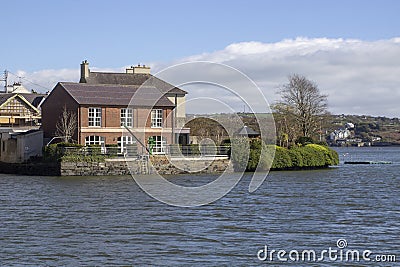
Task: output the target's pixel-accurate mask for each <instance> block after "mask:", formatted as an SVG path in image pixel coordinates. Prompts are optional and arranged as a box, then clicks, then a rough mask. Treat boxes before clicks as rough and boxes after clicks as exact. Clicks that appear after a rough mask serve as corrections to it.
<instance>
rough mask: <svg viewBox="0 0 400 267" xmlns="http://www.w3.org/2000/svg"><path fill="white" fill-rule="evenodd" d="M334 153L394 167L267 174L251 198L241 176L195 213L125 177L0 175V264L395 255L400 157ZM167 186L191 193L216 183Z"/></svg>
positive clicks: (388, 152)
mask: <svg viewBox="0 0 400 267" xmlns="http://www.w3.org/2000/svg"><path fill="white" fill-rule="evenodd" d="M378 149H379V150H378ZM337 150H338V152H339V154H340V156H341V160H342V162H343V160H345V159H344V157H352V158H351V159H352V160H358V159H363V160H385V161H392V162H393V164H391V165H368V166H365V165H364V166H360V165H359V166H354V165H353V166H350V165H343V164H341V165H340V166H338V167H334V168H331V169H328V170H321V171H299V172H272V173H270V174H269V176H268V178H267V179H266V181H265V182H264V184H263V185H262V186H261V187H260V188H259V189H258V190H257V191H255V192H254V193H249V192H248V184H249V182H250V176H248V177H247V178H246V177H245V178H243V179H242V180H241V181H240V182H239V184H238V185H237V186H236V187H235V188H234V189H233V191H231V192H230V193H229V194H228V195H227V196H225V197H224V198H222V199H220V200H219V201H217V202H215V203H213V204H210V205H206V206H202V207H196V208H179V207H172V206H168V205H165V204H162V203H160V202H158V201H156V200H154V199H152V198H151V197H149V196H147V195H146V194H145V193H144V192H143V191H141V189H140V188H139V187H138V186H137V185H136V184H135V182H134V181H133V180H132V178H131V177H84V178H82V177H72V178H71V177H68V178H57V177H27V176H10V175H5V174H1V175H0V190H1V191H0V204H1V210H0V221H1V227H0V255H1V258H0V263H1V265H3V266H9V265H13V264H15V265H24V264H25V265H30V266H32V265H33V266H35V265H37V266H46V265H57V266H60V265H63V266H64V265H69V266H81V265H89V266H93V265H100V266H104V265H143V264H146V265H149V264H151V265H177V264H183V265H200V266H203V265H257V264H260V263H261V262H259V261H258V259H257V251H258V250H260V249H262V248H263V247H264V245H268V246H269V247H270V248H271V249H277V250H278V249H285V250H287V251H289V250H291V249H298V250H303V249H315V250H322V249H327V248H328V247H336V240H337V239H339V238H344V239H346V240H347V242H348V248H350V249H369V250H372V251H373V252H375V253H388V252H392V254H395V253H396V252H398V248H399V247H400V244H399V240H398V230H399V228H400V208H399V207H400V200H399V197H398V196H399V195H400V180H399V176H398V173H400V149H399V148H383V149H382V148H338V149H337ZM169 179H170V181H172V182H174V181H175V182H176V183H177V184H182V185H186V186H190V185H199V184H203V183H204V182H205V181H212V180H213V179H215V177H214V176H205V175H199V176H175V177H169ZM323 264H325V266H342V265H343V263H340V262H325V263H321V264H318V265H319V266H323ZM294 265H296V264H294ZM297 265H298V264H297Z"/></svg>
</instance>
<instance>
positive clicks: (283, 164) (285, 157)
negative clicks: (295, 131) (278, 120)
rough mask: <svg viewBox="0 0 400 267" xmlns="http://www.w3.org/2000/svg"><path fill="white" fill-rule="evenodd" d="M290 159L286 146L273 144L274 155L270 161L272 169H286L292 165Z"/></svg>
mask: <svg viewBox="0 0 400 267" xmlns="http://www.w3.org/2000/svg"><path fill="white" fill-rule="evenodd" d="M292 166H293V164H292V159H291V157H290V155H289V151H288V149H287V148H283V147H280V146H275V157H274V161H273V163H272V166H271V168H272V169H286V168H290V167H292Z"/></svg>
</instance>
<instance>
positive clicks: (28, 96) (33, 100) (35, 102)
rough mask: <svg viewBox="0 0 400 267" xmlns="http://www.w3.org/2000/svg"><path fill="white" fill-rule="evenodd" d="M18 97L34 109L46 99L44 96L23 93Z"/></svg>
mask: <svg viewBox="0 0 400 267" xmlns="http://www.w3.org/2000/svg"><path fill="white" fill-rule="evenodd" d="M19 95H22V96H23V97H24V98H25V99H26V100H28V101H29V103H31V104H32V105H33V106H34V107H36V108H37V107H38V106H39V104H40V103H41V102H42V100H43V98H46V96H47V95H46V94H31V93H29V94H25V93H20V94H19Z"/></svg>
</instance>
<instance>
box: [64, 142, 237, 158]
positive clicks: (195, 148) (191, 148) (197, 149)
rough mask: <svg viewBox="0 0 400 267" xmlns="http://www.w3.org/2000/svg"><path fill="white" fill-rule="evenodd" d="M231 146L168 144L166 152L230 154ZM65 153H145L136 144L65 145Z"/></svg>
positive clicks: (177, 153) (114, 155)
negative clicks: (122, 147) (122, 146)
mask: <svg viewBox="0 0 400 267" xmlns="http://www.w3.org/2000/svg"><path fill="white" fill-rule="evenodd" d="M229 153H230V146H211V145H176V144H173V145H167V146H165V147H164V153H158V154H165V155H169V156H172V157H179V156H185V157H187V156H229ZM62 154H63V155H82V156H91V155H106V156H110V157H123V156H128V157H137V156H138V155H140V154H143V153H141V152H139V151H138V148H137V146H136V145H132V146H126V147H124V149H123V150H121V148H120V147H104V146H96V147H63V151H62Z"/></svg>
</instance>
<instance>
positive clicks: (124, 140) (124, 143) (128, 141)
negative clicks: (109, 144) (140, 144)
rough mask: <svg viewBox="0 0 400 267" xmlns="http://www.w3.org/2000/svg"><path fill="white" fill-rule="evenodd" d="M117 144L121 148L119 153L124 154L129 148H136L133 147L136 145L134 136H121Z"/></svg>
mask: <svg viewBox="0 0 400 267" xmlns="http://www.w3.org/2000/svg"><path fill="white" fill-rule="evenodd" d="M117 144H118V148H119V153H124V152H126V151H127V149H128V148H135V147H134V146H132V145H133V144H136V141H134V140H133V137H132V136H121V137H118V140H117Z"/></svg>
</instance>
